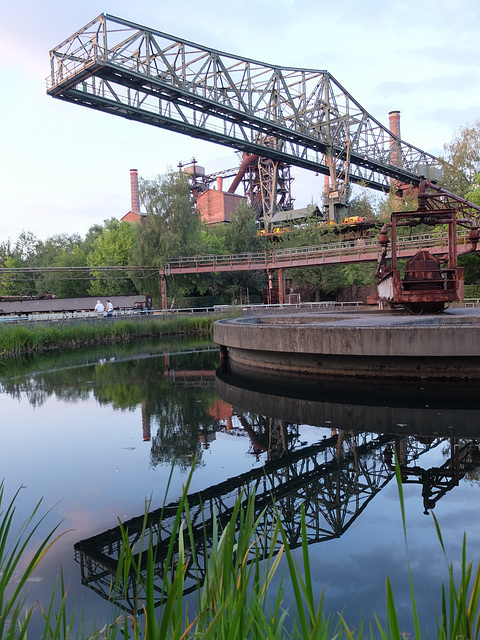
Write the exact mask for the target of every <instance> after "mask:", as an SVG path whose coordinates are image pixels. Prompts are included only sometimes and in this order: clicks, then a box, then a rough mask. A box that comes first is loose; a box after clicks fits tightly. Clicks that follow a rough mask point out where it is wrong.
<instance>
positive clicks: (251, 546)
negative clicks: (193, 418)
mask: <svg viewBox="0 0 480 640" xmlns="http://www.w3.org/2000/svg"><path fill="white" fill-rule="evenodd" d="M396 477H397V486H398V491H399V498H400V507H401V516H402V525H403V532H404V538H405V545H406V552H407V567H408V575H409V580H410V595H411V608H412V617H413V626H414V635H413V636H412V637H414V638H415V639H416V640H421V638H422V633H421V626H420V621H419V619H418V614H417V607H416V602H415V594H414V589H413V583H412V577H411V570H410V564H409V562H408V544H407V532H406V519H405V509H404V498H403V490H402V484H401V477H400V470H399V467H398V463H397V464H396ZM190 479H191V474H190V477H189V479H188V481H187V484H186V486H185V489H184V492H183V496H182V499H181V501H180V504H179V508H178V511H177V516H176V519H175V523H174V527H173V530H172V534H171V538H170V544H169V548H168V553H167V556H166V559H165V561H164V563H163V565H162V567H161V571H160V575H162V576H163V584H162V589H161V604H160V606H156V603H155V602H154V597H155V593H157V595H158V575H159V567H158V566H157V565H156V563H155V557H154V551H153V545H152V544H149V545H148V546H147V548H141V549H140V551H139V550H138V549H137V550H135V551H134V549H133V548H131V547H130V545H129V542H128V532H126V531H124V532H123V545H122V550H121V556H120V562H119V565H118V570H117V572H116V575H115V576H114V579H113V580H112V599H113V595H114V594H116V593H118V594H120V595H123V596H125V595H126V589H127V586H126V585H127V582H128V579H130V578H131V577H132V576H134V581H135V584H136V593H135V610H139V611H141V612H142V613H141V615H131V614H129V613H127V612H122V613H119V612H118V611H116V612H115V613H114V614H113V617H112V620H111V621H110V622H108V623H107V624H106V625H104V626H103V627H102V628H101V629H98V630H97V631H96V632H94V633H93V634H89V635H88V636H87V635H82V636H78V637H81V638H87V637H88V638H89V639H92V640H93V638H103V639H105V640H110V639H112V640H113V639H114V638H128V639H134V640H137V639H139V638H145V639H147V640H170V639H172V640H173V639H175V640H184V639H185V640H187V639H194V638H195V639H202V640H204V639H207V638H215V639H222V640H223V639H225V640H231V639H232V640H233V639H236V638H238V639H240V638H242V639H243V638H251V639H252V640H257V639H258V640H259V639H260V638H261V639H262V640H264V639H265V638H266V639H268V640H273V639H277V638H292V639H297V638H298V639H300V638H302V639H322V640H326V639H327V638H329V639H337V638H338V639H340V638H346V639H347V640H362V639H363V637H364V630H363V626H362V624H361V623H360V625H359V627H358V629H356V630H355V631H354V630H353V629H351V628H350V627H349V626H348V625H347V623H346V622H345V620H344V618H343V617H342V616H341V615H339V616H338V618H337V619H336V620H335V621H334V620H333V619H332V617H330V616H329V617H327V616H325V615H324V613H323V610H322V600H323V597H322V596H320V597H319V598H318V599H317V598H316V596H315V592H314V587H313V582H312V576H311V574H310V561H309V550H308V545H307V531H306V522H305V514H304V512H303V511H302V517H301V533H302V565H303V568H301V567H299V566H298V565H297V563H296V561H295V558H294V557H293V555H292V553H291V550H290V548H289V546H288V542H287V535H286V532H285V530H284V528H283V525H282V523H281V520H280V514H279V513H276V516H275V518H274V520H273V522H271V523H270V525H271V529H270V531H269V536H270V546H269V550H268V552H267V556H266V557H264V552H263V551H262V550H263V549H264V545H263V544H262V542H263V536H264V535H265V532H264V533H263V534H262V518H263V515H264V514H260V515H259V516H258V517H256V516H255V509H254V496H250V497H249V498H248V500H247V502H246V506H245V507H243V506H242V504H241V499H240V498H239V499H238V500H237V501H236V503H235V506H234V509H233V513H232V516H231V518H230V519H229V521H228V523H227V524H226V526H225V527H224V528H223V529H220V527H219V526H218V525H217V524H214V531H213V535H212V536H211V537H212V539H213V546H212V548H211V549H210V550H209V554H208V559H207V564H206V567H205V579H204V581H203V584H202V585H201V586H200V587H199V588H198V591H197V596H198V598H197V603H198V604H197V611H196V613H195V614H194V616H191V614H190V612H188V611H187V608H186V602H185V598H184V594H183V591H184V586H185V580H186V576H187V571H188V569H189V567H190V568H191V567H192V566H195V564H196V562H197V559H196V557H195V552H194V549H195V547H194V544H193V536H194V533H193V525H192V522H191V519H190V517H189V510H188V500H187V491H188V487H189V484H190ZM3 487H4V483H3V482H2V483H1V484H0V510H1V511H0V638H2V640H3V639H6V640H17V639H19V638H26V637H27V631H28V626H29V621H30V617H31V614H32V610H33V607H31V608H29V609H26V610H25V611H24V609H25V596H24V595H22V593H23V588H24V586H25V583H26V581H27V579H28V577H29V576H31V574H32V572H33V571H34V569H35V568H36V566H37V565H38V563H39V562H40V561H41V559H42V557H43V555H44V554H45V553H46V552H47V550H48V549H49V548H50V546H52V544H54V542H55V536H56V535H57V533H56V532H57V530H58V527H56V528H55V529H54V530H53V531H52V532H51V533H50V534H49V535H48V536H47V538H46V539H45V540H44V542H43V543H42V544H41V545H40V547H39V548H38V549H37V551H36V552H35V554H34V556H33V558H32V560H31V562H30V563H29V564H28V566H27V569H26V570H25V572H24V574H23V576H22V578H21V580H20V582H19V583H18V585H17V587H16V588H15V590H14V593H13V595H11V596H10V597H9V598H8V599H7V598H6V597H5V595H4V594H5V589H6V586H7V584H8V583H9V582H10V580H11V576H12V575H13V572H14V571H15V569H16V568H17V567H18V566H19V563H20V559H21V557H22V554H23V553H24V552H25V550H26V548H27V545H28V543H29V542H30V541H31V539H32V537H33V534H34V532H35V531H36V530H37V528H38V526H39V524H40V522H41V521H42V519H40V521H39V522H38V523H37V524H35V523H34V519H35V518H36V516H37V512H38V509H39V506H40V505H37V507H36V509H35V510H34V513H33V514H32V516H31V518H29V520H28V521H27V522H26V523H25V525H24V526H23V527H22V528H21V531H20V533H19V534H18V535H17V536H14V535H13V534H12V531H11V525H12V519H13V514H14V511H15V501H16V499H17V496H18V492H17V494H16V495H15V496H14V498H13V500H12V501H11V503H10V504H9V505H8V506H7V508H6V510H3V505H2V502H3ZM146 520H147V517H146V516H145V520H144V522H145V525H144V527H145V526H146ZM214 521H215V519H214ZM215 522H216V521H215ZM434 522H435V528H436V532H437V536H438V539H439V542H440V545H441V548H442V550H443V552H444V553H445V546H444V543H443V539H442V535H441V532H440V529H439V526H438V522H437V520H436V519H435V518H434ZM143 533H145V530H144V532H143ZM205 540H206V534H205ZM274 549H277V551H276V552H274ZM278 549H279V550H278ZM283 556H285V558H286V569H285V571H286V578H285V580H288V581H289V582H290V584H291V588H292V589H293V594H294V598H293V603H292V604H291V605H290V611H288V612H287V611H286V610H285V609H284V606H285V605H284V602H283V591H284V588H283V586H282V585H281V586H280V587H279V588H278V591H277V592H276V593H274V594H273V598H272V594H269V597H267V593H268V589H269V587H270V586H271V583H272V579H273V577H274V575H275V573H276V572H277V570H278V568H279V564H280V561H281V559H282V557H283ZM448 569H449V581H448V584H447V585H446V586H445V585H444V586H442V589H441V607H440V617H439V619H438V623H437V638H438V639H439V640H457V639H462V640H463V639H465V640H467V639H468V640H476V638H478V634H479V628H480V618H479V595H480V566H479V567H477V569H476V571H475V572H474V571H473V567H472V564H471V563H467V560H466V541H465V537H464V540H463V550H462V561H461V567H460V569H461V573H460V578H459V580H458V581H457V583H456V582H455V579H454V572H453V566H452V565H451V564H450V563H448ZM155 587H156V591H155ZM60 588H61V590H62V594H63V597H62V601H61V604H60V605H59V606H57V609H56V610H55V609H54V607H53V600H54V598H53V595H52V599H51V601H50V603H49V605H48V606H47V607H46V608H43V609H42V613H43V618H44V622H45V629H44V633H43V634H42V636H43V638H45V639H51V640H57V639H59V638H62V639H66V638H70V637H72V632H73V628H74V622H75V620H74V615H73V614H72V615H71V616H70V617H69V616H68V614H67V604H69V603H68V597H67V595H66V589H65V585H64V583H63V579H62V580H61V585H60ZM386 590H387V594H386V595H387V611H386V613H387V623H386V628H384V627H382V625H381V624H380V622H379V621H378V619H377V629H372V628H370V629H369V630H368V632H365V636H366V637H370V638H374V637H378V636H380V638H381V639H382V640H404V638H405V634H404V633H403V632H402V630H401V628H400V627H399V623H398V618H397V615H396V609H395V602H394V596H393V592H392V588H391V584H390V581H389V580H388V578H387V589H386ZM287 616H288V626H287Z"/></svg>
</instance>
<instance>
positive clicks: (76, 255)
mask: <svg viewBox="0 0 480 640" xmlns="http://www.w3.org/2000/svg"><path fill="white" fill-rule="evenodd" d="M82 247H83V240H82V238H81V237H80V236H79V235H78V234H73V235H67V234H58V235H54V236H51V237H50V238H47V240H44V241H42V240H41V241H39V242H38V243H37V247H36V252H35V256H34V258H32V262H33V263H35V265H36V266H38V267H39V268H40V269H41V268H42V267H69V266H85V265H86V262H85V253H84V251H83V249H82ZM87 286H88V281H87V280H84V281H83V283H82V282H80V281H79V280H76V279H75V275H74V274H73V273H71V272H70V273H65V274H63V273H60V272H53V273H45V272H44V273H42V272H40V274H39V276H38V278H37V280H36V289H37V293H38V294H46V293H51V294H54V295H55V296H57V297H59V298H68V297H76V296H78V295H82V296H84V295H86V291H87Z"/></svg>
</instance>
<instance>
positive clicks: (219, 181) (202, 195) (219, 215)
mask: <svg viewBox="0 0 480 640" xmlns="http://www.w3.org/2000/svg"><path fill="white" fill-rule="evenodd" d="M389 128H390V131H391V132H392V134H394V137H392V145H394V142H395V140H396V139H400V112H399V111H391V112H390V114H389ZM237 155H239V157H240V164H239V166H237V167H236V168H233V169H225V170H221V171H217V172H216V173H210V174H207V173H206V171H205V167H203V166H201V165H200V164H198V162H197V161H196V159H192V160H191V161H190V162H188V163H185V164H184V163H182V162H179V164H178V168H179V170H180V171H184V172H185V173H186V174H187V175H188V176H189V177H190V180H191V185H192V194H193V196H194V198H195V202H196V207H197V210H198V211H199V213H200V216H201V218H202V220H203V221H204V222H205V223H206V224H223V223H228V222H230V221H231V219H232V216H233V215H234V214H235V211H236V209H237V207H238V205H239V204H240V203H241V202H246V203H247V204H248V205H249V206H250V207H251V208H252V209H253V210H254V211H255V212H256V217H257V222H258V224H259V228H260V229H263V230H265V232H269V231H271V229H272V228H274V227H278V226H283V225H286V224H295V223H301V222H302V221H304V220H305V219H306V218H311V217H312V216H316V217H318V218H319V219H320V220H324V221H327V222H331V223H338V222H340V221H341V220H343V219H344V217H345V216H346V215H347V213H348V197H349V189H350V185H349V183H348V180H346V181H338V182H335V180H334V179H332V176H333V175H335V173H334V172H332V173H331V175H325V176H324V192H323V206H322V208H321V209H319V208H318V207H315V208H313V209H312V207H304V208H300V209H294V201H295V198H294V197H293V196H292V182H293V178H292V176H291V166H290V165H289V164H287V163H285V162H280V161H275V160H271V159H269V158H264V157H261V156H259V155H257V154H255V153H247V152H243V153H242V154H240V152H237ZM392 158H393V162H394V163H395V164H397V165H398V166H400V165H401V162H402V158H401V149H400V148H398V149H395V148H393V149H392ZM391 182H392V184H394V186H395V188H396V189H397V191H398V190H400V191H401V190H402V188H408V189H410V188H411V185H410V184H406V183H402V182H401V181H399V180H396V179H393V178H392V181H391ZM130 186H131V209H130V211H128V213H127V214H125V216H123V218H122V221H126V222H140V221H141V220H142V218H144V217H145V216H146V212H142V211H141V209H140V198H139V192H138V171H137V169H131V170H130ZM242 187H243V188H242ZM238 191H243V193H238Z"/></svg>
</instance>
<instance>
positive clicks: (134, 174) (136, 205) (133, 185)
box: [130, 169, 140, 213]
mask: <svg viewBox="0 0 480 640" xmlns="http://www.w3.org/2000/svg"><path fill="white" fill-rule="evenodd" d="M130 193H131V197H132V206H131V210H132V211H133V213H140V197H139V195H138V171H137V169H130Z"/></svg>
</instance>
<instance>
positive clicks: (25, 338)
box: [0, 314, 225, 358]
mask: <svg viewBox="0 0 480 640" xmlns="http://www.w3.org/2000/svg"><path fill="white" fill-rule="evenodd" d="M219 317H225V316H224V315H222V316H219V315H216V314H212V315H208V316H202V315H190V316H180V315H171V316H150V317H148V318H138V319H136V320H135V319H125V320H115V321H114V322H109V321H103V319H101V320H98V319H97V318H94V319H92V321H85V322H78V321H65V322H59V323H55V324H51V325H48V324H46V323H42V324H38V325H4V326H2V327H1V329H0V353H1V352H3V357H4V358H8V357H15V356H22V355H32V354H37V353H44V352H48V351H52V350H55V349H75V348H78V347H84V346H86V345H92V344H105V343H127V342H130V341H132V340H135V339H138V338H148V337H157V336H172V335H193V334H195V335H208V336H211V333H212V327H213V323H214V322H215V320H218V319H219Z"/></svg>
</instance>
